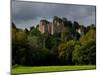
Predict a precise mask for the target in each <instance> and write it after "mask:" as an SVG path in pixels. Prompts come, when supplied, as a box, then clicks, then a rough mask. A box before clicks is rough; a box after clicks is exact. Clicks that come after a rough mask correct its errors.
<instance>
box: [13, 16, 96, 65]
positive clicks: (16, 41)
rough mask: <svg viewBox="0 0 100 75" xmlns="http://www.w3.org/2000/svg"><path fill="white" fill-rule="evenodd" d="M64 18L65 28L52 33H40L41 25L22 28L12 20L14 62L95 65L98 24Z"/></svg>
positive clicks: (22, 63) (20, 63) (25, 63)
mask: <svg viewBox="0 0 100 75" xmlns="http://www.w3.org/2000/svg"><path fill="white" fill-rule="evenodd" d="M55 19H57V17H56V18H55ZM62 21H63V22H64V27H65V28H64V31H63V32H59V33H54V34H53V35H51V34H48V33H44V34H41V32H40V31H39V30H38V25H37V26H36V27H34V26H33V27H30V30H28V29H24V30H23V29H19V28H17V27H16V25H15V24H14V23H12V65H15V64H18V65H25V66H42V65H43V66H45V65H95V64H96V27H95V25H93V24H92V25H90V26H87V27H85V26H83V25H79V23H78V22H76V21H75V22H73V23H72V22H71V21H68V20H67V19H66V18H62ZM78 29H80V30H81V33H80V32H78Z"/></svg>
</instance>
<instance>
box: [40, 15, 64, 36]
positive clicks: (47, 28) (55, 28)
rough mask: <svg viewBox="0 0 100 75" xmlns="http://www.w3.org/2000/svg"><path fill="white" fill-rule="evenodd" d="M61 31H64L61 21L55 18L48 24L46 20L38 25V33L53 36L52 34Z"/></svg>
mask: <svg viewBox="0 0 100 75" xmlns="http://www.w3.org/2000/svg"><path fill="white" fill-rule="evenodd" d="M63 29H64V23H63V21H62V19H60V18H58V17H56V16H55V17H54V19H53V22H49V21H47V20H40V23H39V31H40V32H41V33H45V32H46V33H50V34H54V33H59V32H62V30H63Z"/></svg>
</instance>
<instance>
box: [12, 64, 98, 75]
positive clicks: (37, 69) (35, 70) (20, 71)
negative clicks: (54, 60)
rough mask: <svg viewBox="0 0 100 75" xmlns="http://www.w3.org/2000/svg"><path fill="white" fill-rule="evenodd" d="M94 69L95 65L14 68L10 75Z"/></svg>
mask: <svg viewBox="0 0 100 75" xmlns="http://www.w3.org/2000/svg"><path fill="white" fill-rule="evenodd" d="M92 69H96V66H95V65H83V66H34V67H26V66H16V67H13V68H12V75H18V74H25V73H26V74H28V73H44V72H58V71H59V72H63V71H76V70H92Z"/></svg>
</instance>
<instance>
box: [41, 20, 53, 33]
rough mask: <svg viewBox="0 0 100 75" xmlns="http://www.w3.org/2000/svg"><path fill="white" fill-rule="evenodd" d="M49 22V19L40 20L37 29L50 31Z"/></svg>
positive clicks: (43, 31)
mask: <svg viewBox="0 0 100 75" xmlns="http://www.w3.org/2000/svg"><path fill="white" fill-rule="evenodd" d="M51 24H52V23H50V22H49V21H47V20H45V19H43V20H40V23H39V31H40V32H41V33H45V32H46V33H51Z"/></svg>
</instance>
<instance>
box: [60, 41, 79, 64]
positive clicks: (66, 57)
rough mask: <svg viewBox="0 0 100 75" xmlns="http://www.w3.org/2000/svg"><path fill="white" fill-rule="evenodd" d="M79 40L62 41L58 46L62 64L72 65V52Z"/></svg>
mask: <svg viewBox="0 0 100 75" xmlns="http://www.w3.org/2000/svg"><path fill="white" fill-rule="evenodd" d="M76 43H77V42H76V41H74V40H71V41H68V42H66V43H62V44H60V45H59V46H58V54H59V56H58V57H59V59H60V61H61V63H62V64H67V65H72V64H73V62H72V52H73V50H74V46H75V44H76Z"/></svg>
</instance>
